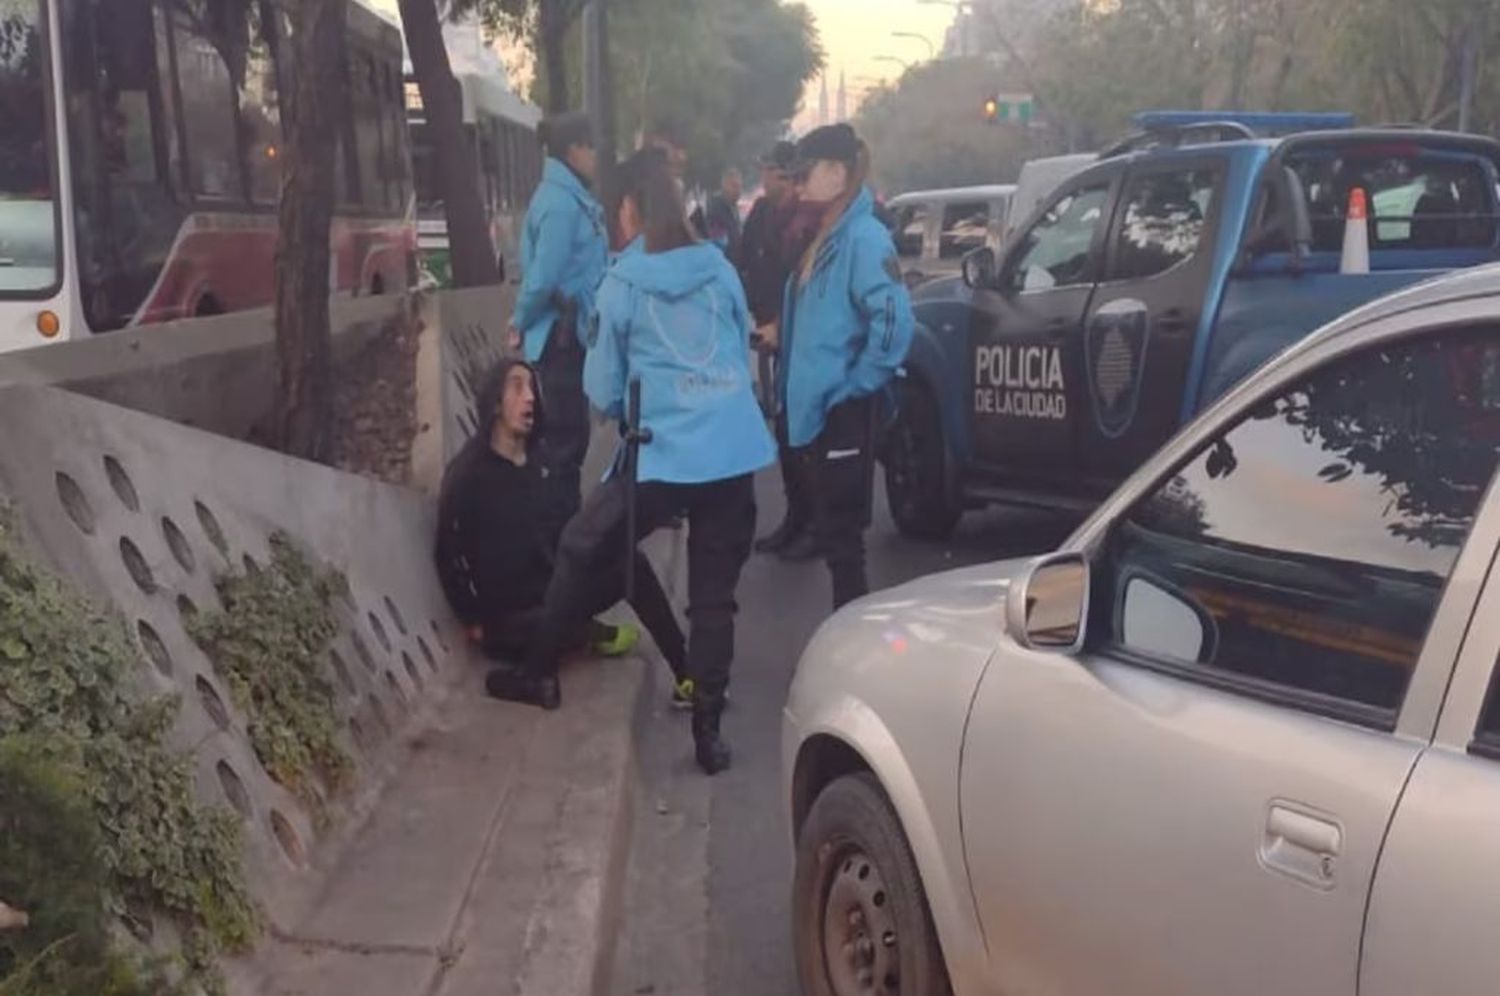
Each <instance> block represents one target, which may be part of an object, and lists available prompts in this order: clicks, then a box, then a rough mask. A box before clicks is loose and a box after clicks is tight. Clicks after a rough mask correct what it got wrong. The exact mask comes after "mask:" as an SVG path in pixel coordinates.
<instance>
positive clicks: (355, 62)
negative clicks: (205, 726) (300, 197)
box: [349, 52, 386, 208]
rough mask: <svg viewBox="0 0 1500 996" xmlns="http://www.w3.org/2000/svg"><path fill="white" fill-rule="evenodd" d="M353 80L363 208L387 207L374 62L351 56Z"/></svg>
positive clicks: (358, 168)
mask: <svg viewBox="0 0 1500 996" xmlns="http://www.w3.org/2000/svg"><path fill="white" fill-rule="evenodd" d="M350 67H351V69H352V70H353V71H352V73H351V77H352V79H351V80H350V85H349V96H350V99H351V100H352V101H353V104H354V108H353V109H354V115H353V117H354V148H355V159H356V160H357V162H358V165H357V172H358V173H359V179H360V193H361V194H362V197H361V200H362V202H363V206H364V207H366V208H381V207H384V206H385V203H386V195H385V177H384V175H383V174H384V172H385V171H384V169H382V167H381V160H382V156H381V151H380V150H381V141H380V85H379V83H378V81H377V77H376V72H377V70H376V67H375V60H374V59H372V58H371V57H370V56H368V55H366V54H364V53H363V52H354V53H351V56H350Z"/></svg>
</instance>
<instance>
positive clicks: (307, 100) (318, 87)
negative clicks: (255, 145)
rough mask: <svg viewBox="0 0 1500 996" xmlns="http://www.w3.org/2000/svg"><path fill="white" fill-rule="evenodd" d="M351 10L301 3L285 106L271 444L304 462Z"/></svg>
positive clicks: (325, 378)
mask: <svg viewBox="0 0 1500 996" xmlns="http://www.w3.org/2000/svg"><path fill="white" fill-rule="evenodd" d="M347 16H348V0H301V2H300V3H298V4H297V5H296V6H295V8H293V14H292V18H293V20H292V35H291V38H290V39H289V42H290V45H291V55H292V58H291V59H290V65H291V74H290V75H291V86H290V92H289V94H288V98H289V99H284V100H283V104H282V118H283V127H284V128H285V131H286V143H285V145H286V153H285V155H284V157H283V159H282V163H283V169H284V170H285V172H284V174H283V181H282V191H281V208H280V225H281V233H280V239H279V241H278V244H277V247H276V355H277V361H278V366H279V369H280V373H281V377H280V382H279V384H278V386H277V396H276V411H275V415H276V440H277V443H278V445H279V446H280V447H281V449H282V450H283V451H285V452H287V453H291V454H294V455H296V456H300V457H304V458H307V459H313V460H317V459H321V458H323V457H324V456H325V455H326V452H327V446H328V433H329V415H330V400H331V398H332V394H333V392H332V390H331V380H332V369H331V365H332V353H333V348H332V338H333V336H332V330H331V327H330V321H329V293H328V289H329V287H330V286H331V284H332V281H331V280H330V276H329V275H330V266H331V261H330V252H329V239H330V237H331V234H332V227H333V203H334V174H333V171H334V158H335V151H336V149H337V137H336V136H337V134H338V126H337V124H338V119H339V116H340V114H341V113H342V112H343V109H344V107H345V105H346V104H347V93H346V86H345V79H344V74H343V67H344V65H345V57H344V31H345V23H346V18H347Z"/></svg>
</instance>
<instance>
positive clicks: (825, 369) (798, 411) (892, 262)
mask: <svg viewBox="0 0 1500 996" xmlns="http://www.w3.org/2000/svg"><path fill="white" fill-rule="evenodd" d="M874 208H875V195H874V194H873V193H871V192H870V190H869V189H868V188H866V189H865V190H863V191H861V192H860V194H859V196H858V197H856V198H855V199H854V201H853V202H852V203H851V204H850V205H849V207H848V209H847V210H846V211H845V212H844V216H843V217H842V218H840V219H839V222H838V224H837V225H835V226H834V228H833V230H832V231H831V232H829V233H828V238H827V239H826V240H824V242H823V245H822V246H821V247H820V249H819V251H818V255H817V258H816V260H815V261H814V263H813V270H812V275H811V277H810V278H809V279H808V280H807V282H806V283H803V282H802V275H801V272H800V271H799V272H796V273H793V274H792V277H791V279H790V280H789V281H788V283H787V290H786V305H785V307H784V308H783V309H782V315H783V317H782V329H781V359H782V364H781V367H782V370H783V371H784V373H783V374H782V377H781V383H780V390H781V396H782V404H783V405H784V406H785V410H786V415H787V440H788V442H790V443H791V445H792V446H806V445H808V444H809V443H811V442H812V441H813V440H814V439H816V438H817V437H818V434H819V433H821V432H822V431H823V426H824V424H825V422H826V421H827V417H828V412H829V410H830V409H832V408H833V407H834V406H836V405H838V404H840V403H841V402H844V401H848V400H849V399H851V398H862V397H867V396H869V395H873V394H876V393H878V392H881V391H883V390H884V389H885V388H886V387H888V386H889V385H890V383H891V379H892V378H893V377H894V376H895V374H896V371H897V370H898V369H899V368H900V366H901V364H902V363H904V362H905V361H906V353H907V350H909V349H910V348H911V339H912V329H913V327H914V325H915V319H914V318H913V317H912V310H911V296H910V295H909V294H908V293H907V290H906V284H905V283H904V282H903V281H902V279H901V267H900V264H899V262H898V260H897V258H896V246H895V244H894V243H893V242H892V241H891V234H890V232H889V231H887V230H886V227H885V225H883V224H882V223H881V222H880V220H879V219H878V218H876V217H875V210H874Z"/></svg>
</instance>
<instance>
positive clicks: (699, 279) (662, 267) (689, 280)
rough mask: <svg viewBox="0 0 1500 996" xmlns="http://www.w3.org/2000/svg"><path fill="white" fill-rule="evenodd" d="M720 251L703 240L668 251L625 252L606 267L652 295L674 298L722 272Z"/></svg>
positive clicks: (712, 279) (713, 279)
mask: <svg viewBox="0 0 1500 996" xmlns="http://www.w3.org/2000/svg"><path fill="white" fill-rule="evenodd" d="M725 266H726V263H725V259H724V253H723V251H722V250H720V249H719V247H718V246H715V245H711V244H709V243H707V242H699V243H696V244H694V245H690V246H684V247H683V248H681V249H673V250H671V251H670V252H657V253H652V252H644V251H642V252H626V253H622V254H621V255H620V257H619V258H618V259H616V260H615V265H614V267H613V269H611V270H610V272H611V273H613V274H614V275H615V276H616V277H618V278H619V279H621V280H623V281H625V282H626V283H627V284H630V285H631V286H632V287H636V288H639V289H640V290H642V291H645V292H646V293H647V294H650V295H652V296H654V297H661V298H666V299H668V300H677V299H679V298H684V297H687V296H688V295H689V294H692V293H694V292H695V291H698V290H701V289H702V288H703V287H704V286H705V285H707V284H710V283H713V282H714V281H715V280H717V279H718V278H719V276H720V275H721V274H722V273H723V272H724V268H725Z"/></svg>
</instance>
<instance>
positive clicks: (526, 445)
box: [436, 359, 692, 703]
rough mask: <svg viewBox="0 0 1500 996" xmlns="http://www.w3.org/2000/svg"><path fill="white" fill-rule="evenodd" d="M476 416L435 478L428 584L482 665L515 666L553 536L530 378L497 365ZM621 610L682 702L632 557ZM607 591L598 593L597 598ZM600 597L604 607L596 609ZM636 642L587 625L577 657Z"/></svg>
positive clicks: (655, 583) (619, 594)
mask: <svg viewBox="0 0 1500 996" xmlns="http://www.w3.org/2000/svg"><path fill="white" fill-rule="evenodd" d="M477 395H478V401H477V404H476V411H478V412H479V413H480V418H481V421H482V425H484V426H487V428H488V432H480V433H478V434H476V435H475V436H474V438H472V439H471V440H469V442H468V443H467V444H466V445H465V446H464V448H463V449H462V450H461V451H460V452H459V454H458V456H456V457H454V458H453V462H452V463H451V464H449V466H448V470H447V472H446V473H445V474H444V475H443V487H442V494H441V496H440V498H439V503H438V536H437V548H436V559H437V569H438V577H439V579H440V580H441V581H442V585H443V591H444V594H445V595H446V596H447V598H448V602H449V604H450V605H451V606H452V608H453V610H454V612H455V613H456V614H457V615H458V617H459V618H460V619H461V620H462V621H463V623H464V625H466V626H467V627H468V628H469V634H470V636H471V638H473V639H474V641H475V642H476V643H477V644H478V645H479V646H481V647H482V648H483V649H484V652H485V654H486V655H487V656H489V657H490V658H491V659H494V660H496V661H499V662H516V661H519V660H521V659H522V658H523V657H524V655H525V653H526V649H527V646H528V644H529V643H530V642H531V639H532V636H533V634H534V633H535V631H536V627H537V624H538V623H539V622H540V619H541V610H542V604H543V602H544V600H545V598H546V594H547V585H548V583H549V582H550V581H551V579H552V566H553V560H554V555H555V553H556V550H557V540H558V535H557V533H556V530H555V529H553V528H552V527H551V526H549V525H548V524H549V523H550V522H552V521H553V518H554V517H553V516H551V515H550V514H549V512H548V508H547V506H548V503H549V500H550V498H549V496H550V491H549V490H548V489H547V488H546V487H545V476H546V469H545V468H544V466H543V465H542V461H540V460H538V459H534V458H533V451H534V449H535V447H536V444H537V442H538V441H539V439H540V437H541V434H542V423H543V420H544V412H543V411H542V408H541V404H540V399H539V398H538V397H537V393H536V374H535V372H534V371H533V370H532V368H531V367H530V366H529V365H528V364H526V363H525V362H523V361H521V360H519V359H508V360H502V361H501V362H500V363H499V364H498V365H496V367H495V369H494V370H492V371H491V372H490V374H489V375H488V376H486V378H485V380H484V383H483V384H482V385H481V386H480V389H479V391H478V392H477ZM635 580H636V585H635V587H636V591H635V600H634V601H633V602H632V603H631V607H632V608H633V609H635V612H636V615H637V616H639V617H640V619H641V621H642V623H644V624H645V626H646V629H647V630H648V631H649V632H650V633H651V636H652V638H653V639H654V640H655V641H656V644H657V647H658V648H659V649H660V650H661V652H662V655H663V656H664V657H665V658H666V659H667V663H668V664H669V665H671V667H672V672H673V674H674V676H676V677H677V678H678V681H677V683H676V684H677V687H676V688H675V689H674V696H673V697H674V701H675V700H676V699H679V698H681V699H682V700H683V702H686V703H690V702H691V701H692V689H691V683H690V682H689V683H687V684H686V685H684V683H683V680H682V676H683V675H684V674H685V673H686V660H687V644H686V641H685V639H684V637H683V633H682V628H681V627H680V626H679V625H678V623H677V618H676V616H675V615H674V614H673V612H672V606H671V603H670V602H669V601H668V600H667V596H666V593H665V592H664V591H663V590H662V587H661V582H660V581H659V580H658V579H657V577H656V572H655V571H654V570H652V569H651V566H650V564H649V563H647V562H646V559H645V557H644V555H638V560H637V564H636V577H635ZM624 588H625V579H624V578H623V577H621V578H619V579H618V584H617V585H605V586H602V587H601V592H600V601H601V602H602V603H603V604H598V605H596V606H595V607H594V609H593V611H595V612H602V611H604V610H605V609H608V608H610V607H611V606H612V605H614V604H615V603H617V602H619V601H620V600H621V598H623V596H624ZM605 589H607V590H605ZM606 599H607V601H605V600H606ZM639 639H640V632H639V630H637V629H636V628H635V627H634V626H609V625H605V624H603V623H600V622H598V621H594V622H592V623H590V625H589V628H588V632H586V633H580V634H579V636H578V641H577V643H578V649H580V650H582V649H588V650H591V651H592V652H593V653H595V654H598V655H601V656H609V657H618V656H621V655H623V654H626V653H629V652H630V650H631V649H633V648H634V647H635V645H636V643H637V642H638V641H639Z"/></svg>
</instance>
